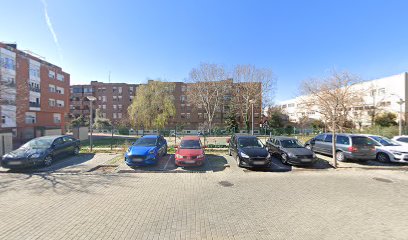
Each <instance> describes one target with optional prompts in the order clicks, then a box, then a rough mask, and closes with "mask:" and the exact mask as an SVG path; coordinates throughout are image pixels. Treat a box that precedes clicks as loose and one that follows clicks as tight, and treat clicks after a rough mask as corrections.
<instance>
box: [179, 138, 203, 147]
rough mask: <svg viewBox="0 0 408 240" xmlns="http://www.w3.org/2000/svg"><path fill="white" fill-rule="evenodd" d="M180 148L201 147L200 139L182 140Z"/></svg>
mask: <svg viewBox="0 0 408 240" xmlns="http://www.w3.org/2000/svg"><path fill="white" fill-rule="evenodd" d="M180 148H183V149H201V145H200V141H198V140H183V141H181V143H180Z"/></svg>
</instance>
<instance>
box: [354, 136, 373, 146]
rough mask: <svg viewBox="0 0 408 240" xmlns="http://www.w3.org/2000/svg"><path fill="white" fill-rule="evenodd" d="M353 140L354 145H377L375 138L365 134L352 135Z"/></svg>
mask: <svg viewBox="0 0 408 240" xmlns="http://www.w3.org/2000/svg"><path fill="white" fill-rule="evenodd" d="M351 141H352V142H353V145H358V146H367V145H375V142H374V141H373V140H371V139H370V138H368V137H363V136H356V137H351Z"/></svg>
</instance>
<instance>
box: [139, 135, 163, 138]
mask: <svg viewBox="0 0 408 240" xmlns="http://www.w3.org/2000/svg"><path fill="white" fill-rule="evenodd" d="M158 137H159V135H144V136H142V138H158Z"/></svg>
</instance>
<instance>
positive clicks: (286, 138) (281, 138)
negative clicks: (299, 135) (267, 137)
mask: <svg viewBox="0 0 408 240" xmlns="http://www.w3.org/2000/svg"><path fill="white" fill-rule="evenodd" d="M271 138H274V139H277V140H293V139H295V140H297V139H296V138H294V137H285V136H272V137H271Z"/></svg>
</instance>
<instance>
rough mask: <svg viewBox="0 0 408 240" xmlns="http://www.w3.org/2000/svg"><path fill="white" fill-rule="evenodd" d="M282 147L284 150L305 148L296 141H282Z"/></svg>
mask: <svg viewBox="0 0 408 240" xmlns="http://www.w3.org/2000/svg"><path fill="white" fill-rule="evenodd" d="M281 143H282V147H284V148H303V146H302V145H301V144H300V143H299V141H298V140H296V139H285V140H281Z"/></svg>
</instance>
